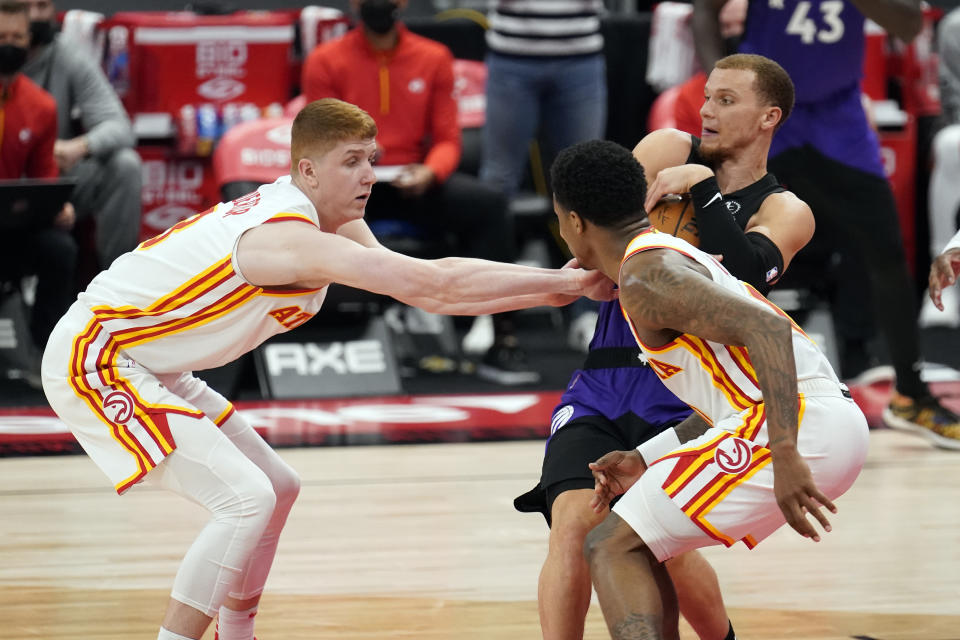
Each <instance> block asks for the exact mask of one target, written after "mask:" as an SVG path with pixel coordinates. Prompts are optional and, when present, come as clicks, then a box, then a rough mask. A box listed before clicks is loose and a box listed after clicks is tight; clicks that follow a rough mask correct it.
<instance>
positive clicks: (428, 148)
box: [302, 0, 540, 384]
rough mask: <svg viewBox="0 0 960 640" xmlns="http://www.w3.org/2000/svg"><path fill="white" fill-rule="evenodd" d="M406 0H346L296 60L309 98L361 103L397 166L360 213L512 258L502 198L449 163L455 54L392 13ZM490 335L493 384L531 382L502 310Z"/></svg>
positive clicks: (486, 364)
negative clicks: (341, 12) (333, 25)
mask: <svg viewBox="0 0 960 640" xmlns="http://www.w3.org/2000/svg"><path fill="white" fill-rule="evenodd" d="M406 6H407V2H406V0H351V7H352V8H353V9H354V11H355V12H357V13H358V14H359V16H360V20H361V22H362V24H361V25H360V26H358V27H356V28H354V29H353V30H351V31H350V32H349V33H347V34H346V35H344V36H343V37H342V38H338V39H336V40H333V41H330V42H326V43H324V44H321V45H320V46H318V47H317V48H316V49H314V50H313V51H312V52H311V53H310V55H309V56H308V57H307V60H306V62H305V63H304V66H303V82H302V86H303V92H304V94H305V95H306V98H307V101H308V102H312V101H314V100H318V99H320V98H339V99H341V100H345V101H347V102H351V103H353V104H355V105H357V106H359V107H360V108H361V109H364V110H365V111H367V112H368V113H369V114H370V115H371V116H373V119H374V120H375V121H376V123H377V128H378V130H379V131H380V133H379V137H378V144H379V145H380V147H381V155H380V157H379V159H378V163H379V164H380V165H385V166H400V167H402V169H401V170H400V172H399V174H398V175H397V176H396V177H395V178H393V179H392V180H391V181H390V182H388V183H386V184H384V183H381V184H379V185H378V186H377V187H375V189H374V194H373V197H372V198H371V199H370V202H369V203H368V204H367V219H368V220H370V221H376V220H378V219H398V218H400V219H404V220H409V221H412V222H414V223H416V224H417V225H420V226H423V227H425V228H428V229H432V230H437V231H442V232H453V233H455V234H456V236H457V241H458V243H459V244H460V250H461V252H462V253H464V255H467V256H470V257H484V258H488V259H490V260H497V261H501V262H510V261H512V260H513V258H514V238H513V228H512V224H511V220H510V219H509V217H508V215H507V206H506V201H505V199H504V198H503V196H502V195H501V194H500V193H498V192H497V191H496V190H494V189H492V188H490V187H489V186H487V185H484V184H483V183H481V182H480V181H479V180H478V179H477V178H474V177H473V176H469V175H466V174H462V173H457V172H456V169H457V165H458V164H459V162H460V153H461V143H460V127H459V125H458V124H457V103H456V101H455V99H454V97H453V56H452V54H451V53H450V50H449V49H447V48H446V47H445V46H443V45H442V44H440V43H438V42H434V41H433V40H429V39H427V38H423V37H421V36H418V35H416V34H414V33H411V32H410V31H409V30H407V28H406V27H405V26H404V25H403V24H402V23H400V22H399V21H398V20H397V14H398V12H399V11H401V10H402V9H404V8H405V7H406ZM493 325H494V342H493V345H492V346H491V347H490V348H489V350H488V351H487V352H486V354H485V355H484V356H483V359H482V361H481V363H480V365H479V366H478V369H477V373H478V374H479V375H480V376H481V377H484V378H486V379H489V380H491V381H493V382H498V383H501V384H524V383H532V382H537V381H538V380H539V377H540V376H539V373H537V372H536V371H530V370H528V368H527V367H526V362H525V356H524V354H523V352H522V351H521V350H520V349H519V347H518V346H517V339H516V336H515V334H514V329H513V326H512V322H511V320H510V318H509V316H508V315H504V314H498V315H495V316H494V318H493Z"/></svg>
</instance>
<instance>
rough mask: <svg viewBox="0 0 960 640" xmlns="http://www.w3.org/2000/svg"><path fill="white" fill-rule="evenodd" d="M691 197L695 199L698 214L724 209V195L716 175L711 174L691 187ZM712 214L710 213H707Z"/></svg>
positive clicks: (695, 208) (694, 204) (694, 205)
mask: <svg viewBox="0 0 960 640" xmlns="http://www.w3.org/2000/svg"><path fill="white" fill-rule="evenodd" d="M690 197H691V199H692V200H693V207H694V210H695V211H696V212H697V215H700V214H702V213H704V212H710V211H714V210H723V209H724V206H723V195H722V194H721V193H720V186H719V185H718V184H717V178H716V176H710V177H709V178H706V179H704V180H701V181H700V182H698V183H697V184H695V185H693V186H692V187H690ZM707 215H710V213H707Z"/></svg>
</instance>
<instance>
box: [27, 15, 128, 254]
mask: <svg viewBox="0 0 960 640" xmlns="http://www.w3.org/2000/svg"><path fill="white" fill-rule="evenodd" d="M25 4H27V5H28V6H29V8H30V30H31V33H32V35H33V41H32V43H31V47H30V55H29V56H28V59H27V64H26V65H25V66H24V68H23V72H24V73H25V74H26V75H27V76H29V77H30V79H31V80H33V81H34V82H36V83H37V84H39V85H40V86H41V87H43V88H44V89H45V90H46V91H48V92H50V94H51V95H52V96H53V98H54V100H56V101H57V119H58V122H59V124H58V129H57V141H56V143H55V144H54V148H53V153H54V157H55V158H56V160H57V164H58V165H59V167H60V172H61V175H64V176H70V177H74V178H76V179H77V187H76V189H75V191H74V193H73V196H72V202H73V205H74V207H76V211H77V218H78V220H84V219H86V218H88V217H90V216H93V217H94V218H95V220H96V238H97V258H98V261H99V263H100V266H101V267H103V268H106V267H109V266H110V263H111V262H113V260H114V259H115V258H116V257H117V256H119V255H121V254H123V253H126V252H127V251H130V250H131V249H133V248H134V247H136V245H137V240H138V238H139V234H140V184H141V179H142V178H141V170H140V156H138V155H137V152H136V151H134V150H133V145H134V143H135V142H136V140H135V138H134V135H133V128H132V127H131V125H130V119H129V118H128V117H127V114H126V112H125V111H124V109H123V105H121V104H120V100H119V98H118V97H117V95H116V93H115V92H114V91H113V88H112V87H111V86H110V83H109V82H108V81H107V78H106V76H105V75H104V73H103V71H102V69H101V68H100V66H99V64H98V61H96V60H93V59H90V58H88V57H86V56H83V55H77V53H76V50H75V49H74V48H72V47H71V46H70V44H69V42H67V41H65V40H63V39H62V38H61V37H60V36H57V35H56V8H55V7H54V5H53V2H52V1H51V0H26V1H25ZM77 120H78V122H77ZM78 134H79V135H78Z"/></svg>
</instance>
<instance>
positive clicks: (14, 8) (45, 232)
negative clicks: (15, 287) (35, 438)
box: [0, 1, 77, 366]
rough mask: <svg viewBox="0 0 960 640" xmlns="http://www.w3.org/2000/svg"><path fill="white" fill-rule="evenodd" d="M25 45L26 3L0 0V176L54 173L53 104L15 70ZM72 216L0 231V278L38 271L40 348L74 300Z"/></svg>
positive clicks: (36, 334)
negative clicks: (49, 224)
mask: <svg viewBox="0 0 960 640" xmlns="http://www.w3.org/2000/svg"><path fill="white" fill-rule="evenodd" d="M29 46H30V20H29V17H28V14H27V8H26V7H25V6H24V5H22V4H19V3H15V2H7V1H4V2H2V3H0V180H15V179H19V178H55V177H57V175H58V169H57V163H56V160H55V159H54V156H53V144H54V141H55V140H56V138H57V105H56V103H55V102H54V100H53V97H52V96H51V95H50V94H49V93H47V92H46V91H44V90H43V89H41V88H40V87H39V86H37V85H36V84H34V83H33V82H31V81H30V79H29V78H27V77H26V76H24V75H23V74H21V73H20V68H21V67H22V66H23V64H24V62H25V61H26V59H27V49H28V47H29ZM73 217H74V212H73V207H72V206H71V205H70V204H69V203H67V204H66V205H64V208H63V209H62V210H61V211H60V214H59V215H58V216H57V218H56V220H55V222H54V225H53V226H52V227H49V228H46V229H37V230H34V229H8V230H6V231H4V233H3V234H2V235H0V283H8V282H12V283H17V282H19V280H20V279H21V278H23V277H24V276H26V275H36V276H37V290H36V297H35V299H34V305H33V311H32V313H31V316H30V334H31V337H32V338H33V342H34V343H35V345H36V346H37V347H38V348H40V349H42V348H43V346H44V345H45V344H46V342H47V336H49V335H50V332H51V331H52V330H53V326H54V325H55V324H56V323H57V320H59V319H60V316H62V315H63V314H64V312H66V310H67V308H68V307H69V306H70V303H71V302H73V296H74V293H75V290H74V286H75V283H74V273H75V268H76V262H77V245H76V243H75V242H74V240H73V237H72V236H71V235H70V233H69V229H70V228H71V227H72V226H73ZM36 364H37V365H38V366H39V359H38V360H37V363H36Z"/></svg>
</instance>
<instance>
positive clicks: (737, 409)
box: [621, 229, 839, 424]
mask: <svg viewBox="0 0 960 640" xmlns="http://www.w3.org/2000/svg"><path fill="white" fill-rule="evenodd" d="M650 249H670V250H673V251H678V252H680V253H682V254H684V255H685V256H687V257H689V258H692V259H693V260H696V261H697V262H699V263H700V264H702V265H703V266H704V267H706V268H707V269H708V270H709V271H710V276H711V278H712V279H713V281H714V282H715V283H716V284H718V285H719V286H721V287H723V288H724V289H726V290H728V291H730V292H732V293H735V294H736V295H738V296H740V297H742V298H745V299H747V300H749V301H750V302H751V303H753V304H756V305H759V306H761V307H763V308H766V309H768V310H770V311H772V312H775V313H778V314H780V315H782V316H784V317H788V316H787V315H786V314H785V313H784V312H783V311H781V310H780V309H779V308H778V307H777V306H776V305H774V304H773V303H772V302H770V301H769V300H767V299H766V298H764V297H763V296H762V295H761V294H760V293H759V292H758V291H757V290H756V289H754V288H753V287H751V286H750V285H749V284H747V283H745V282H741V281H740V280H738V279H737V278H735V277H734V276H732V275H730V273H729V272H728V271H727V270H726V269H724V268H723V266H722V265H721V264H720V262H718V261H717V260H716V259H715V258H714V257H713V256H711V255H709V254H707V253H704V252H703V251H700V250H699V249H697V248H695V247H693V246H692V245H690V244H688V243H687V242H685V241H684V240H681V239H679V238H676V237H674V236H672V235H669V234H666V233H660V232H658V231H656V230H655V229H649V230H647V231H644V232H642V233H640V234H639V235H638V236H637V237H635V238H634V239H633V240H632V241H631V242H630V244H629V245H628V246H627V250H626V252H625V253H624V257H623V261H622V262H621V269H622V267H623V263H624V262H626V261H627V260H629V259H630V257H632V256H633V255H635V254H637V253H639V252H641V251H648V250H650ZM623 313H624V317H625V318H626V319H627V324H628V325H629V326H630V330H631V331H632V332H633V336H634V338H636V340H637V344H638V345H639V346H640V349H641V350H642V351H643V355H644V357H645V358H646V359H647V363H648V364H649V365H650V368H652V369H653V370H654V371H655V372H656V373H657V376H659V377H660V379H661V380H662V381H663V384H664V385H666V387H667V388H668V389H670V391H672V392H673V393H674V395H676V396H677V397H678V398H680V399H681V400H682V401H684V402H686V403H687V404H689V405H690V407H691V408H693V409H694V410H695V411H697V412H698V413H699V414H701V415H702V416H703V417H704V418H706V419H707V420H709V421H710V423H711V424H716V423H717V422H718V421H720V420H723V419H724V418H726V417H729V416H731V415H735V414H739V413H741V412H743V411H744V410H746V409H751V408H752V407H753V406H754V405H757V404H759V403H761V402H762V400H763V394H762V393H761V391H760V387H759V385H758V383H757V376H756V372H755V371H754V368H753V364H752V363H751V361H750V354H749V353H748V352H747V349H746V348H745V347H737V346H730V345H725V344H721V343H718V342H712V341H710V340H704V339H703V338H699V337H697V336H694V335H691V334H688V333H684V334H682V335H680V336H677V337H676V338H674V339H673V340H671V341H670V342H669V343H667V344H665V345H663V346H660V347H652V346H649V345H646V344H644V343H643V341H641V340H640V338H639V336H638V335H637V331H636V328H635V327H634V325H633V322H632V321H631V320H630V317H629V316H628V315H627V313H626V311H624V312H623ZM791 323H792V324H793V356H794V359H795V360H796V366H797V379H798V380H808V379H814V378H820V379H827V380H832V381H835V382H837V383H838V384H839V380H838V379H837V375H836V373H834V371H833V368H832V367H831V366H830V362H829V361H828V360H827V358H826V356H824V355H823V353H822V352H821V351H820V348H819V347H817V345H816V344H814V342H813V341H812V340H811V339H810V338H809V337H808V336H807V335H806V334H805V333H804V332H803V331H802V330H801V329H800V327H799V326H798V325H797V324H796V323H795V322H793V321H792V320H791Z"/></svg>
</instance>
